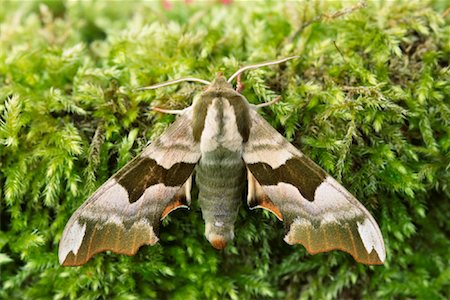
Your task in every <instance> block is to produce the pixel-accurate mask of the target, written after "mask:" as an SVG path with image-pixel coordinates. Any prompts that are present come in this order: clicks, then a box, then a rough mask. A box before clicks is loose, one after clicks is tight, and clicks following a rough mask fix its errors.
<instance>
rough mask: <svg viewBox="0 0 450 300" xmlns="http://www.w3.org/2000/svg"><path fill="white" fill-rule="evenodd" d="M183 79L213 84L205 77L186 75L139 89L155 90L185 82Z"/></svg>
mask: <svg viewBox="0 0 450 300" xmlns="http://www.w3.org/2000/svg"><path fill="white" fill-rule="evenodd" d="M183 81H195V82H200V83H203V84H208V85H209V84H211V82H209V81H207V80H203V79H199V78H194V77H185V78H180V79H175V80H169V81H166V82H161V83H157V84H154V85H151V86H146V87H141V88H137V89H136V90H137V91H145V90H154V89H157V88H160V87H163V86H167V85H171V84H175V83H179V82H183Z"/></svg>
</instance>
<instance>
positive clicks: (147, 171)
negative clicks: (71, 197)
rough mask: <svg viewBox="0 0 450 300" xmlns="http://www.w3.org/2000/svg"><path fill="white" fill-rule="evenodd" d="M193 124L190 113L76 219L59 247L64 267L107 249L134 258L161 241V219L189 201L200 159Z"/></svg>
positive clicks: (112, 180)
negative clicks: (143, 246)
mask: <svg viewBox="0 0 450 300" xmlns="http://www.w3.org/2000/svg"><path fill="white" fill-rule="evenodd" d="M191 123H192V112H191V110H187V111H186V112H185V113H184V114H183V115H181V116H179V117H178V118H177V120H176V121H175V122H174V123H173V124H172V125H170V126H169V128H168V129H167V130H166V131H165V132H164V133H163V135H162V136H160V137H159V138H158V139H157V140H156V141H154V142H153V143H151V144H150V145H149V146H148V147H147V148H145V149H144V151H143V152H142V153H141V154H140V155H139V156H137V157H136V158H134V159H133V160H132V161H131V162H129V163H128V164H127V165H125V166H124V167H123V168H122V169H121V170H119V171H118V172H117V173H116V174H115V175H113V176H112V177H111V178H110V179H109V180H108V181H107V182H106V183H105V184H103V185H102V186H101V187H100V188H99V189H98V190H97V191H96V192H95V193H94V194H93V195H92V196H91V197H90V198H89V199H88V200H86V202H84V203H83V205H82V206H81V207H80V208H79V209H78V210H77V211H76V212H75V213H74V214H73V215H72V217H71V218H70V220H69V222H68V223H67V225H66V227H65V229H64V232H63V235H62V237H61V241H60V244H59V253H58V255H59V261H60V263H61V264H62V265H66V266H75V265H82V264H84V263H86V262H87V261H88V260H89V259H90V258H91V257H92V256H93V255H94V254H96V253H98V252H102V251H106V250H111V251H113V252H116V253H121V254H127V255H134V254H135V253H136V252H137V250H138V249H139V247H140V246H142V245H144V244H150V245H153V244H155V243H156V242H157V241H158V237H157V229H158V227H159V224H160V220H161V219H163V218H164V217H165V216H166V215H167V214H169V213H170V212H171V211H172V210H174V209H176V208H177V207H183V206H184V207H186V206H187V205H188V202H189V200H190V199H189V197H190V195H189V191H190V185H191V175H192V173H193V170H194V167H195V165H196V163H197V162H198V160H199V158H200V149H199V145H198V143H197V142H195V141H194V138H193V135H192V126H191Z"/></svg>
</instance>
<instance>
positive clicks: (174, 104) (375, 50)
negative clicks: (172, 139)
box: [0, 1, 450, 299]
mask: <svg viewBox="0 0 450 300" xmlns="http://www.w3.org/2000/svg"><path fill="white" fill-rule="evenodd" d="M187 2H188V1H187ZM445 5H446V4H445V2H444V1H442V2H439V1H431V2H428V1H412V2H411V1H408V2H389V1H388V2H381V3H376V2H370V3H368V6H367V7H363V5H358V4H356V3H355V4H352V3H348V2H345V1H344V2H342V3H340V2H337V1H333V2H326V1H325V2H323V1H322V2H320V1H318V2H267V3H265V2H258V3H252V4H247V3H245V2H242V3H241V2H234V3H231V4H230V5H224V4H220V3H216V2H206V3H205V2H201V1H195V2H193V3H190V4H187V3H184V2H173V3H172V8H171V9H170V10H167V9H164V8H163V6H161V5H160V3H155V2H138V1H134V2H131V3H127V4H126V5H124V3H120V2H108V1H96V2H62V1H61V2H48V1H47V2H3V3H2V10H1V11H0V22H1V24H0V26H1V27H0V30H1V36H0V41H1V43H0V168H1V172H0V197H1V199H0V200H1V201H0V209H1V232H0V267H1V272H0V282H1V288H0V298H10V299H19V298H20V299H39V298H43V299H45V298H51V297H53V298H56V299H59V298H64V299H65V298H72V299H80V298H81V299H95V298H107V299H110V298H118V299H142V298H171V299H172V298H173V299H190V298H192V299H201V298H208V299H222V298H233V299H248V298H258V299H260V298H274V299H280V298H287V299H297V298H302V299H332V298H346V299H350V298H354V299H359V298H368V299H373V298H387V299H391V298H417V299H419V298H422V299H425V298H426V299H448V298H449V297H450V295H449V290H450V285H449V282H450V271H449V270H450V266H449V261H450V252H449V251H448V249H450V241H449V236H450V228H449V223H448V218H449V215H450V208H449V206H450V202H449V198H450V197H449V196H450V185H449V182H450V171H449V170H450V155H449V153H450V124H449V123H450V105H449V99H450V84H449V78H450V76H449V67H448V65H449V57H450V46H449V45H450V41H449V39H450V26H449V16H448V12H445V9H447V8H446V7H445ZM352 8H354V9H352ZM293 54H296V55H300V56H301V59H299V60H297V61H292V62H290V63H288V64H285V65H280V66H276V67H272V68H264V69H260V70H255V71H251V72H247V73H246V74H245V76H244V78H243V79H244V84H245V86H246V89H245V90H244V92H243V93H244V94H245V95H246V97H247V98H248V99H249V100H250V101H251V102H253V103H257V102H262V101H268V100H270V99H272V98H273V97H275V96H276V95H282V97H283V102H282V103H280V104H277V105H274V106H272V107H269V108H267V109H265V110H264V111H263V112H262V113H263V115H264V116H265V117H266V119H268V120H269V121H270V122H271V123H272V124H273V125H274V126H275V127H276V128H277V129H278V130H280V132H282V133H283V134H284V135H285V136H286V137H288V138H289V139H290V140H291V141H292V142H293V143H294V144H296V145H297V146H298V147H300V148H301V149H302V150H303V151H304V152H305V153H306V154H308V155H309V156H310V157H311V158H312V159H314V160H315V161H316V162H317V163H319V164H320V165H321V166H322V167H324V168H325V169H326V170H327V171H328V172H330V173H331V174H332V175H333V176H335V177H336V178H338V179H339V180H340V181H341V182H342V183H343V184H344V185H345V186H346V187H348V189H349V190H350V191H351V192H353V193H354V194H355V195H356V196H357V198H358V199H360V200H361V202H363V203H364V204H365V205H366V207H368V208H369V210H371V212H372V213H373V214H374V216H375V218H376V219H377V220H378V222H379V224H380V225H381V230H382V232H383V234H384V237H385V241H386V246H387V250H388V258H387V262H386V264H385V265H384V266H378V267H367V266H363V265H358V264H356V263H355V262H354V261H353V259H352V258H351V257H350V256H349V255H347V254H344V253H340V252H337V251H335V252H331V253H326V254H319V255H315V256H310V255H308V254H307V253H306V251H305V249H304V248H303V247H302V246H300V245H299V246H295V247H291V246H288V245H287V244H285V243H284V242H283V240H282V237H283V234H284V232H283V228H282V224H281V223H279V222H278V221H277V220H276V218H275V217H274V216H272V215H269V214H266V213H264V212H262V211H251V212H250V211H248V210H247V209H245V206H244V207H243V208H242V209H241V211H240V215H239V218H238V222H237V224H236V227H237V230H236V240H235V243H234V244H233V245H231V246H229V247H228V248H227V249H226V250H225V251H224V252H218V251H216V250H214V249H212V247H210V245H209V244H208V242H207V241H206V239H205V238H204V237H203V230H204V225H203V221H202V219H201V215H200V211H199V208H198V206H197V204H196V202H195V201H194V205H193V208H192V210H191V211H190V212H186V211H177V212H175V213H174V214H172V215H171V217H170V218H169V219H168V220H167V221H165V222H164V224H163V226H162V228H161V241H160V243H159V244H158V245H156V246H154V247H143V248H142V249H141V250H140V251H139V253H138V254H137V255H136V256H134V257H126V256H120V255H114V254H101V255H97V256H96V257H95V258H94V259H93V260H91V261H90V262H89V263H88V264H87V265H85V266H83V267H77V268H63V267H60V266H59V264H58V259H57V245H58V242H59V239H60V237H61V233H62V230H63V227H64V225H65V223H66V222H67V220H68V218H69V217H70V215H71V214H72V213H73V212H74V211H75V209H76V208H77V207H78V206H79V205H80V204H81V203H82V202H83V201H84V200H85V199H86V198H87V197H88V196H89V194H90V193H92V192H93V191H94V190H95V188H96V187H98V186H99V185H100V184H101V183H103V182H104V181H105V180H106V179H107V178H108V177H109V176H110V175H112V174H113V173H114V172H115V171H117V170H118V169H119V168H120V167H121V166H123V165H124V164H125V163H126V162H127V161H129V160H130V159H131V158H132V157H133V156H135V155H136V154H137V153H138V152H139V151H140V150H141V149H142V148H143V147H144V146H145V144H146V143H147V141H149V140H150V139H152V138H153V137H154V136H157V135H158V134H160V133H161V132H162V131H163V129H164V128H166V126H167V125H168V124H169V123H170V122H171V121H172V120H173V118H172V117H171V116H165V115H160V114H156V113H153V112H150V110H149V107H150V106H152V105H157V106H163V107H166V108H182V107H184V106H186V105H189V103H190V101H191V100H192V97H193V95H195V93H197V92H198V91H200V90H201V88H202V87H201V86H198V85H195V84H180V85H179V86H172V87H168V88H162V89H159V90H157V91H151V92H137V91H135V90H134V88H135V87H140V86H145V85H149V84H153V83H157V82H161V81H164V80H167V79H171V78H179V77H184V76H195V77H199V78H204V79H212V78H213V77H214V76H215V74H216V73H217V72H219V71H222V72H224V73H225V74H229V75H230V74H232V73H233V72H234V71H235V70H237V69H238V67H239V66H241V65H243V64H250V63H254V62H260V61H265V60H272V59H275V58H280V57H286V56H290V55H293ZM194 200H195V199H194Z"/></svg>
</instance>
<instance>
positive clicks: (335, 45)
mask: <svg viewBox="0 0 450 300" xmlns="http://www.w3.org/2000/svg"><path fill="white" fill-rule="evenodd" d="M333 44H334V47H336V49H337V51H338V52H339V54H341V56H342V59H343V60H344V62H345V63H347V60H346V59H345V57H344V54H342V52H341V49H339V47H338V46H337V44H336V41H333Z"/></svg>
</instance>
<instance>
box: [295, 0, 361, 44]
mask: <svg viewBox="0 0 450 300" xmlns="http://www.w3.org/2000/svg"><path fill="white" fill-rule="evenodd" d="M366 6H367V3H366V2H365V1H361V2H359V3H358V4H355V5H353V6H351V7H346V8H343V9H341V10H338V11H335V12H331V13H325V14H321V15H318V16H317V17H315V18H314V19H312V20H311V21H308V22H305V23H304V24H303V25H302V26H300V28H299V29H297V31H295V32H294V34H293V35H292V36H291V38H289V41H290V42H293V41H294V40H295V39H296V38H297V36H298V35H300V33H301V32H302V31H303V30H304V29H305V28H306V27H308V26H309V25H311V24H313V23H316V22H319V21H322V20H323V19H325V20H332V19H337V18H339V17H342V16H345V15H349V14H351V13H353V12H354V11H356V10H359V9H362V8H365V7H366Z"/></svg>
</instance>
